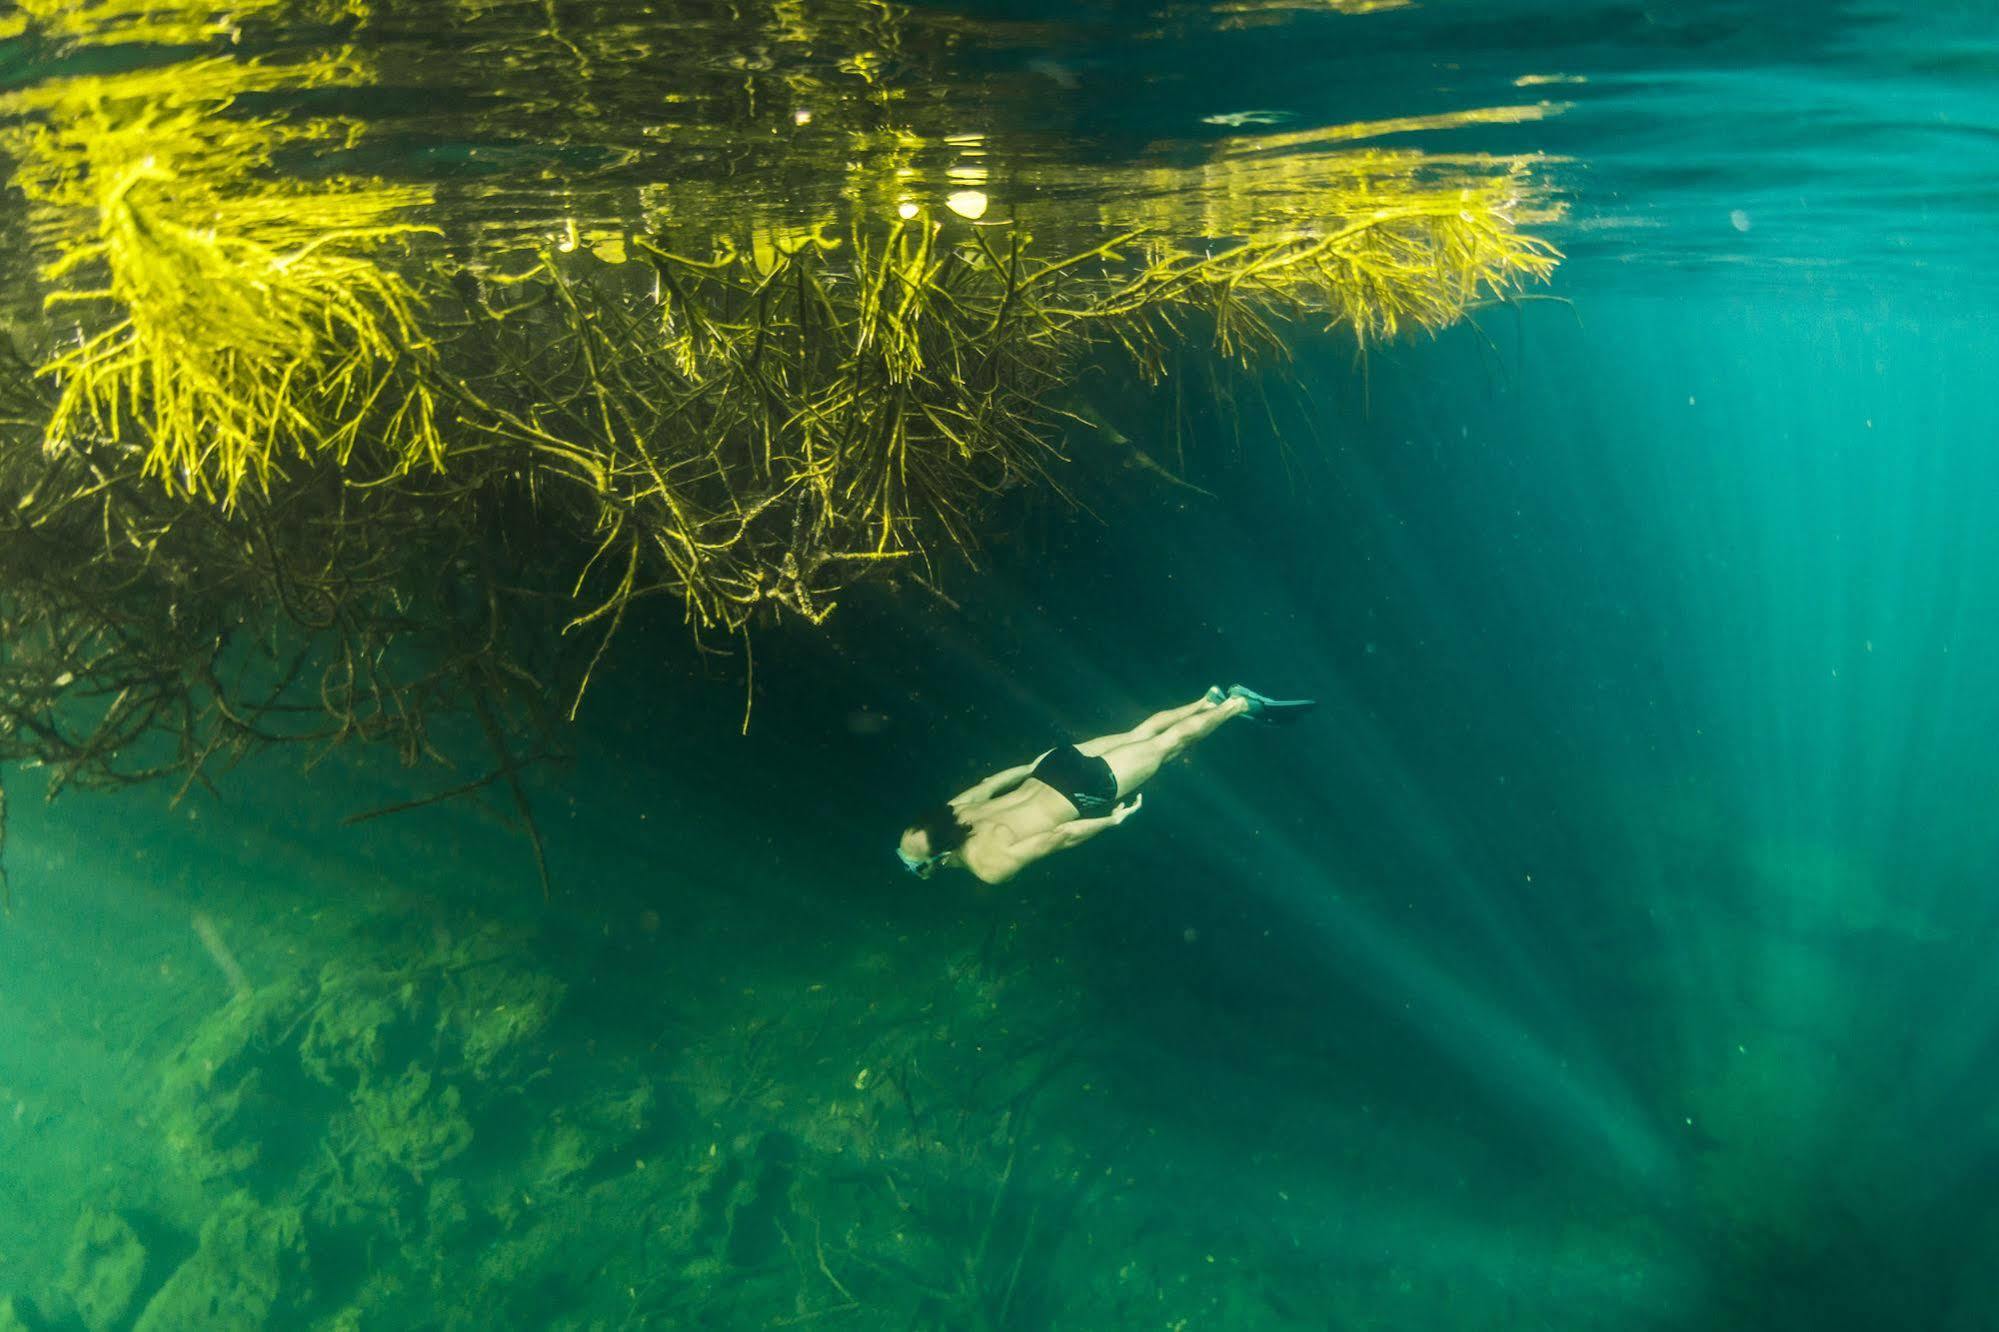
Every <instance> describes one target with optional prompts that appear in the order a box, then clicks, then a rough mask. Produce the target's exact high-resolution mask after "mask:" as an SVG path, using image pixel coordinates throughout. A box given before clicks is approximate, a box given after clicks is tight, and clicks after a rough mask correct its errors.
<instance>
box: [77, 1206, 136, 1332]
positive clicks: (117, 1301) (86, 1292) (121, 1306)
mask: <svg viewBox="0 0 1999 1332" xmlns="http://www.w3.org/2000/svg"><path fill="white" fill-rule="evenodd" d="M145 1274H146V1246H145V1245H144V1244H142V1243H140V1241H139V1236H138V1233H137V1232H136V1231H134V1230H133V1229H132V1226H131V1223H129V1222H128V1221H126V1220H125V1218H124V1217H122V1216H119V1215H118V1214H117V1213H116V1212H100V1211H97V1210H96V1209H95V1208H90V1209H87V1210H86V1211H85V1212H84V1214H83V1215H82V1216H81V1217H79V1218H78V1219H77V1223H76V1230H75V1231H74V1232H73V1233H72V1234H71V1236H70V1241H69V1255H68V1257H67V1258H65V1259H64V1261H63V1277H62V1293H63V1295H64V1297H65V1298H67V1299H68V1300H69V1302H70V1304H71V1305H73V1306H74V1307H75V1309H76V1316H77V1317H78V1318H79V1319H80V1320H82V1322H83V1325H84V1326H85V1327H87V1328H89V1329H90V1332H106V1329H108V1328H113V1327H119V1326H122V1325H123V1324H124V1322H125V1320H126V1319H127V1318H128V1317H129V1316H130V1315H131V1312H132V1301H133V1299H134V1298H136V1297H137V1295H138V1293H139V1283H140V1281H141V1280H142V1279H143V1278H144V1277H145Z"/></svg>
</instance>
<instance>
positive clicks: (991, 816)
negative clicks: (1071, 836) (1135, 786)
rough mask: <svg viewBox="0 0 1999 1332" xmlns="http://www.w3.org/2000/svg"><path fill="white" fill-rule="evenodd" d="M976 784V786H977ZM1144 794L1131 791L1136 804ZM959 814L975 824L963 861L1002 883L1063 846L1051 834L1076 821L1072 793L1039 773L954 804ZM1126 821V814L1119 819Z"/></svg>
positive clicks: (970, 825)
mask: <svg viewBox="0 0 1999 1332" xmlns="http://www.w3.org/2000/svg"><path fill="white" fill-rule="evenodd" d="M974 789H976V788H974ZM1143 799H1144V797H1142V796H1139V795H1137V794H1135V793H1134V794H1133V796H1132V800H1131V804H1130V805H1128V806H1123V807H1121V808H1122V809H1136V808H1137V807H1138V805H1139V804H1140V803H1142V801H1143ZM954 808H955V809H956V810H957V811H958V818H959V819H960V820H961V821H962V822H963V823H964V824H965V826H966V827H968V828H970V829H971V832H970V834H969V835H968V836H967V837H966V838H965V842H964V845H963V846H962V847H961V848H960V849H959V853H958V854H959V861H960V863H961V864H962V865H963V866H964V868H965V869H967V870H969V871H970V872H971V874H972V876H973V877H974V878H977V879H981V880H983V881H985V882H986V883H1003V882H1005V881H1006V880H1008V879H1011V878H1012V877H1013V876H1014V875H1016V874H1018V873H1020V871H1021V870H1023V869H1025V868H1027V867H1028V866H1029V865H1031V864H1033V863H1034V862H1035V861H1037V860H1039V859H1041V857H1042V856H1044V855H1047V854H1048V853H1049V852H1051V851H1054V850H1057V849H1059V848H1058V847H1057V846H1055V845H1053V843H1052V837H1053V835H1054V834H1055V833H1057V831H1058V830H1059V829H1061V828H1062V827H1063V826H1064V825H1065V824H1069V823H1072V822H1075V821H1077V820H1076V814H1077V811H1076V808H1075V806H1073V805H1071V804H1070V803H1069V798H1068V797H1067V796H1065V795H1063V794H1062V793H1061V792H1060V791H1058V790H1056V789H1055V788H1054V787H1052V786H1050V785H1049V784H1048V783H1047V782H1044V781H1042V780H1041V779H1039V778H1038V777H1033V776H1029V777H1028V778H1026V779H1025V780H1024V781H1022V782H1021V784H1020V785H1019V786H1017V787H1015V788H1014V789H1013V790H1011V791H1009V792H1007V793H1006V794H1004V795H998V796H992V797H989V798H987V799H984V800H980V801H978V802H977V803H971V804H965V805H956V806H954ZM1116 821H1117V822H1120V823H1121V822H1123V818H1119V819H1117V820H1116Z"/></svg>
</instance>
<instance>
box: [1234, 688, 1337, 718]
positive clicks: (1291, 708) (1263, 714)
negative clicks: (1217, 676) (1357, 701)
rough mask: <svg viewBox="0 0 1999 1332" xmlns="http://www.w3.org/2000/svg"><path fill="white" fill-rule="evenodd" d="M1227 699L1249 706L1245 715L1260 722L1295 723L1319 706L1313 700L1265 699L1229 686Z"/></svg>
mask: <svg viewBox="0 0 1999 1332" xmlns="http://www.w3.org/2000/svg"><path fill="white" fill-rule="evenodd" d="M1228 697H1230V698H1239V699H1241V700H1242V701H1243V702H1245V703H1247V704H1249V711H1248V712H1247V713H1246V714H1245V715H1246V716H1248V717H1251V718H1253V719H1254V720H1256V721H1260V722H1289V721H1296V720H1298V718H1300V717H1302V716H1304V715H1305V714H1306V713H1308V712H1310V711H1311V710H1312V709H1313V708H1316V707H1318V706H1319V701H1318V700H1317V699H1315V698H1267V697H1265V696H1264V695H1262V694H1259V693H1257V692H1256V691H1255V690H1254V689H1250V688H1247V687H1245V686H1243V685H1230V686H1229V689H1228Z"/></svg>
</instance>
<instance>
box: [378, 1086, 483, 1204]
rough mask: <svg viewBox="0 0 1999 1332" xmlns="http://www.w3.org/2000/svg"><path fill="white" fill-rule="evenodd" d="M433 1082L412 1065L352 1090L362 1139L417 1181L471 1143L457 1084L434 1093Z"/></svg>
mask: <svg viewBox="0 0 1999 1332" xmlns="http://www.w3.org/2000/svg"><path fill="white" fill-rule="evenodd" d="M432 1086H433V1082H432V1078H431V1076H430V1074H429V1073H428V1072H426V1071H425V1070H424V1069H423V1068H422V1067H421V1066H420V1065H417V1064H411V1065H410V1066H409V1067H408V1068H407V1069H405V1070H403V1075H402V1077H400V1078H398V1079H396V1080H395V1081H394V1082H392V1083H389V1084H388V1085H386V1086H383V1087H367V1086H364V1087H362V1088H361V1089H360V1090H359V1091H357V1092H356V1093H355V1094H354V1114H355V1118H356V1121H357V1122H358V1124H359V1125H360V1128H361V1131H362V1134H363V1135H364V1136H363V1141H364V1142H365V1143H366V1144H367V1145H368V1146H369V1147H371V1148H373V1150H375V1151H376V1152H378V1153H380V1154H381V1155H382V1156H385V1157H387V1158H388V1159H389V1160H391V1161H393V1162H395V1164H397V1165H399V1166H401V1167H402V1168H403V1169H404V1170H407V1171H408V1172H409V1173H410V1174H411V1176H413V1177H414V1178H416V1179H419V1180H420V1179H422V1178H423V1177H424V1176H425V1175H427V1174H430V1173H431V1172H432V1171H434V1170H436V1169H437V1168H438V1167H439V1166H441V1165H443V1164H444V1163H445V1162H446V1161H449V1160H451V1159H452V1158H453V1157H454V1156H457V1155H458V1154H459V1153H460V1152H463V1151H464V1150H465V1149H466V1148H467V1147H470V1146H471V1145H472V1125H471V1123H470V1121H468V1120H467V1119H466V1118H465V1114H464V1111H463V1110H462V1109H461V1108H460V1104H459V1095H458V1088H456V1087H452V1086H446V1087H444V1088H443V1089H442V1090H440V1091H437V1092H436V1093H435V1094H433V1091H432Z"/></svg>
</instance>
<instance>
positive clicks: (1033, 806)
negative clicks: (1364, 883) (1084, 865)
mask: <svg viewBox="0 0 1999 1332" xmlns="http://www.w3.org/2000/svg"><path fill="white" fill-rule="evenodd" d="M1314 706H1316V704H1315V703H1314V701H1313V700H1311V699H1280V698H1266V697H1264V696H1263V695H1262V694H1259V693H1257V692H1256V691H1254V690H1252V689H1246V688H1244V687H1243V686H1242V685H1231V686H1230V687H1229V688H1227V689H1223V688H1222V687H1221V686H1219V685H1216V686H1213V687H1211V688H1210V689H1209V690H1208V692H1207V693H1205V694H1203V695H1202V696H1201V697H1199V698H1197V699H1195V700H1194V701H1193V702H1192V703H1189V704H1187V705H1186V706H1184V707H1178V708H1172V709H1169V710H1167V711H1165V712H1159V713H1155V714H1153V715H1152V716H1150V717H1148V718H1146V719H1145V720H1144V721H1142V722H1140V723H1139V724H1138V725H1137V726H1136V727H1134V728H1132V729H1131V730H1129V731H1122V732H1119V733H1118V734H1116V735H1106V736H1101V737H1099V738H1098V739H1095V740H1086V741H1084V742H1082V743H1081V744H1074V745H1061V746H1058V747H1057V748H1055V749H1051V750H1049V751H1048V752H1047V753H1045V754H1043V755H1041V756H1040V757H1039V758H1037V759H1035V760H1034V761H1033V762H1032V763H1023V764H1021V765H1020V766H1019V767H1017V768H1008V769H1006V770H1005V771H1004V772H996V773H994V774H993V775H992V776H990V777H988V778H986V779H985V780H984V781H982V782H980V783H979V784H978V785H976V786H973V787H970V788H968V789H966V790H964V791H960V792H959V793H958V794H957V795H955V796H953V797H951V799H950V800H949V801H947V802H946V803H944V804H942V805H939V806H938V807H937V808H935V809H933V810H931V811H929V812H928V813H926V814H924V815H923V816H922V817H921V818H919V819H917V820H916V821H915V822H914V823H912V824H910V825H909V826H908V827H907V828H904V829H903V830H902V840H901V842H900V843H899V844H898V845H897V846H896V849H895V854H896V857H897V858H898V859H899V860H901V861H902V867H903V868H904V869H906V870H908V871H909V872H910V873H911V874H914V875H916V876H917V877H918V878H919V879H927V878H929V877H930V876H931V875H932V874H933V873H935V872H936V871H937V870H938V869H940V868H942V869H962V870H965V871H967V872H968V873H970V874H971V875H972V877H974V878H976V879H980V880H982V881H984V882H986V883H1003V882H1005V881H1006V880H1008V879H1011V878H1012V877H1013V876H1014V875H1016V874H1018V873H1020V872H1021V871H1022V870H1023V869H1026V868H1027V867H1028V866H1029V865H1032V864H1033V863H1034V862H1035V861H1037V860H1040V859H1041V858H1042V857H1044V856H1047V855H1051V854H1053V853H1054V852H1056V851H1066V850H1068V849H1069V848H1070V847H1072V846H1080V845H1081V844H1083V843H1084V842H1087V841H1089V840H1090V839H1091V838H1092V837H1095V836H1096V835H1097V834H1098V833H1100V832H1102V831H1103V830H1104V829H1106V828H1114V827H1116V826H1117V825H1118V824H1120V823H1123V822H1124V821H1125V820H1126V819H1128V818H1130V817H1131V816H1132V815H1133V814H1136V813H1137V812H1138V811H1139V809H1140V807H1141V806H1142V805H1143V804H1144V802H1145V797H1144V796H1142V795H1140V794H1139V790H1138V788H1139V787H1141V786H1143V785H1145V783H1146V782H1148V781H1150V780H1151V779H1152V775H1153V774H1154V773H1156V772H1158V771H1159V769H1160V766H1161V765H1162V764H1164V763H1165V762H1166V761H1167V760H1168V759H1171V758H1175V757H1177V756H1178V755H1180V754H1181V753H1183V752H1185V750H1186V749H1187V747H1188V746H1189V745H1191V744H1193V743H1194V742H1195V741H1197V740H1205V739H1207V738H1208V737H1209V736H1210V735H1213V734H1214V733H1215V731H1216V730H1218V729H1220V727H1221V725H1222V723H1224V722H1226V721H1229V720H1231V719H1233V718H1236V717H1250V718H1253V719H1255V720H1257V721H1263V722H1285V721H1292V720H1294V719H1296V718H1297V717H1299V716H1302V715H1303V714H1304V713H1306V712H1308V711H1310V710H1311V709H1312V708H1313V707H1314Z"/></svg>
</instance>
